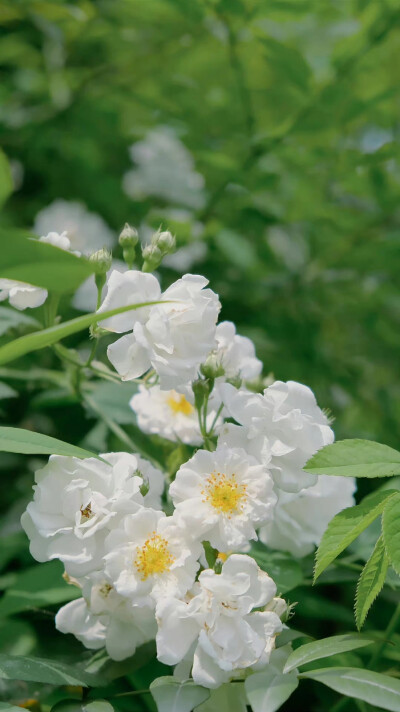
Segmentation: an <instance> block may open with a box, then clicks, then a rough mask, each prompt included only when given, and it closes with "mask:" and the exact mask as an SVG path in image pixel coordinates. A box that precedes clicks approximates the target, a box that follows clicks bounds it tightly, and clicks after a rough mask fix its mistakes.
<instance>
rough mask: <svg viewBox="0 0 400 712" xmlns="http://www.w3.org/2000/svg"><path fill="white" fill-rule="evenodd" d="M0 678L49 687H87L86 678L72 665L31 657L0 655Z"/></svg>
mask: <svg viewBox="0 0 400 712" xmlns="http://www.w3.org/2000/svg"><path fill="white" fill-rule="evenodd" d="M0 678H1V679H3V680H25V681H32V682H45V683H48V684H50V685H81V686H82V687H87V686H88V681H87V678H86V677H85V676H84V674H83V673H82V672H80V671H78V670H76V669H75V668H74V667H73V665H69V664H66V663H59V662H56V661H54V660H46V659H45V658H36V657H35V658H34V657H31V656H30V657H28V656H19V655H2V654H0Z"/></svg>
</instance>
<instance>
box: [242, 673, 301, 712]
mask: <svg viewBox="0 0 400 712" xmlns="http://www.w3.org/2000/svg"><path fill="white" fill-rule="evenodd" d="M298 684H299V681H298V677H297V673H296V672H289V673H288V674H286V675H283V674H282V673H281V674H276V673H274V672H268V669H267V670H265V671H264V672H256V673H254V674H253V675H250V677H248V678H246V681H245V683H244V686H245V690H246V695H247V699H248V701H249V704H250V705H251V708H252V710H253V712H276V710H279V709H280V708H281V706H282V705H283V703H284V702H286V700H288V699H289V697H290V695H291V694H292V693H293V692H294V691H295V689H296V687H297V686H298Z"/></svg>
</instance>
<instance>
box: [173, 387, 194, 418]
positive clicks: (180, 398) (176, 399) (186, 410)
mask: <svg viewBox="0 0 400 712" xmlns="http://www.w3.org/2000/svg"><path fill="white" fill-rule="evenodd" d="M167 403H168V405H169V407H170V408H171V410H172V412H173V413H174V415H177V414H178V413H182V415H190V414H191V413H193V411H194V408H193V406H192V404H191V403H189V401H188V400H187V398H185V396H184V395H182V394H181V393H177V392H176V391H171V392H170V394H169V396H168V398H167Z"/></svg>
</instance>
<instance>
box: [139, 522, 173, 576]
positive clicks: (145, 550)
mask: <svg viewBox="0 0 400 712" xmlns="http://www.w3.org/2000/svg"><path fill="white" fill-rule="evenodd" d="M174 561H175V559H174V557H173V556H172V554H171V552H170V550H169V547H168V541H167V540H166V539H164V538H163V537H162V536H160V535H159V534H156V532H153V534H152V535H151V537H149V539H147V541H145V542H144V544H143V546H142V547H141V548H140V549H139V550H138V553H137V555H136V559H135V561H134V566H135V567H136V569H137V571H138V573H139V574H140V578H141V579H142V581H146V579H147V578H148V577H149V576H153V575H154V574H163V573H164V572H165V571H169V570H170V568H171V566H172V564H173V563H174Z"/></svg>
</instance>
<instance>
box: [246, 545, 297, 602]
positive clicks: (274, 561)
mask: <svg viewBox="0 0 400 712" xmlns="http://www.w3.org/2000/svg"><path fill="white" fill-rule="evenodd" d="M249 554H250V556H253V558H254V559H255V560H256V561H257V564H258V565H259V567H260V568H261V569H262V570H263V571H266V572H267V574H268V575H269V576H271V578H272V579H273V580H274V581H275V583H276V586H277V591H278V593H279V594H282V593H287V592H288V591H291V590H292V589H293V588H296V586H300V585H301V583H302V581H303V572H302V570H301V567H300V564H299V562H298V561H297V560H296V559H293V558H292V557H291V556H290V555H289V554H284V553H282V552H279V551H270V550H269V549H267V547H265V546H264V545H263V544H261V542H257V543H256V544H253V545H252V547H251V549H250V551H249Z"/></svg>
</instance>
